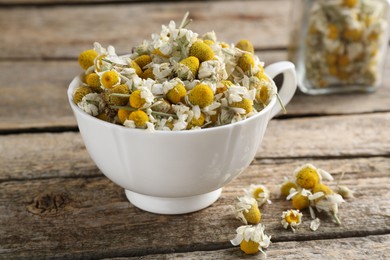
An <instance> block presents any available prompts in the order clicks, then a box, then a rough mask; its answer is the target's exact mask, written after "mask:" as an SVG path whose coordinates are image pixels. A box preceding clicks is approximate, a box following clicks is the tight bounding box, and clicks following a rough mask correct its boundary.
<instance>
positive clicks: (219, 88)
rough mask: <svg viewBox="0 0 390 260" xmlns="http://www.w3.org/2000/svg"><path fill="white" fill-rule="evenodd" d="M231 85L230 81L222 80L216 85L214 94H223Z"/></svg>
mask: <svg viewBox="0 0 390 260" xmlns="http://www.w3.org/2000/svg"><path fill="white" fill-rule="evenodd" d="M232 85H233V83H232V82H231V81H230V80H222V81H220V82H219V83H218V84H217V89H216V91H215V93H216V94H221V93H224V92H225V91H226V90H227V89H228V88H229V87H230V86H232Z"/></svg>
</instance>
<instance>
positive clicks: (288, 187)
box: [280, 181, 297, 197]
mask: <svg viewBox="0 0 390 260" xmlns="http://www.w3.org/2000/svg"><path fill="white" fill-rule="evenodd" d="M292 188H293V189H297V185H296V184H295V183H293V182H291V181H287V182H285V183H283V185H282V186H281V187H280V193H281V194H282V195H283V196H284V197H287V196H288V195H289V194H290V190H291V189H292Z"/></svg>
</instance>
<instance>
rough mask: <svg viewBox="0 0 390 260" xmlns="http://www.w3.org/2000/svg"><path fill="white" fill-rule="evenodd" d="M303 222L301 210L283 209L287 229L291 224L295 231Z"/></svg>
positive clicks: (284, 225)
mask: <svg viewBox="0 0 390 260" xmlns="http://www.w3.org/2000/svg"><path fill="white" fill-rule="evenodd" d="M301 222H302V213H301V212H299V210H293V209H292V210H287V211H283V214H282V221H281V223H282V225H283V227H284V228H285V229H287V228H288V227H289V226H290V227H291V229H292V230H293V231H294V232H295V229H294V228H296V227H297V226H299V225H300V224H301Z"/></svg>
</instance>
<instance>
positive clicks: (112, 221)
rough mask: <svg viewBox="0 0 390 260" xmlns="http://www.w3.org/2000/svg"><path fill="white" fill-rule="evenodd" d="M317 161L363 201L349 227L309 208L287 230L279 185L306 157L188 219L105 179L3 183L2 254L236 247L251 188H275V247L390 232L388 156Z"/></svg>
mask: <svg viewBox="0 0 390 260" xmlns="http://www.w3.org/2000/svg"><path fill="white" fill-rule="evenodd" d="M311 162H312V163H313V164H315V165H317V166H318V167H321V168H324V169H327V170H329V171H330V172H332V173H333V174H334V177H335V178H336V179H337V178H338V177H339V176H340V171H341V170H343V171H344V170H347V171H346V176H345V179H344V180H343V182H342V184H343V185H347V186H349V187H350V188H351V189H353V190H354V191H355V197H356V198H355V199H353V200H349V201H348V202H347V203H344V204H342V205H341V206H340V218H341V220H342V225H341V226H337V225H336V224H334V223H333V222H332V221H331V219H330V218H329V217H328V216H326V215H323V214H322V215H319V217H320V218H321V226H320V229H319V230H318V231H316V232H312V231H310V230H309V223H310V217H309V212H307V211H304V218H303V223H302V225H301V226H300V227H299V229H298V230H297V232H296V233H293V232H292V231H291V230H284V229H283V227H282V226H281V224H280V215H281V213H282V211H283V210H287V209H289V208H290V207H291V206H290V202H289V201H285V200H284V199H279V198H278V197H277V189H278V188H277V187H278V184H280V183H281V182H282V181H283V176H285V175H291V174H292V171H293V170H294V169H295V167H296V166H298V165H300V164H301V163H303V161H299V160H263V161H258V162H257V163H256V164H254V165H252V166H250V167H249V168H248V169H247V170H246V171H245V172H244V173H243V174H242V175H240V176H239V177H238V178H237V179H236V180H234V181H233V182H232V183H231V184H229V185H227V186H226V187H225V188H224V191H223V193H222V196H221V198H220V199H219V200H218V201H217V202H216V203H215V204H213V205H212V206H210V207H209V208H207V209H205V210H202V211H199V212H196V213H192V214H186V215H180V216H166V215H155V214H150V213H147V212H143V211H141V210H139V209H137V208H135V207H133V206H132V205H130V204H129V203H128V201H127V200H126V198H125V196H124V192H123V190H122V189H121V188H120V187H118V186H116V185H115V184H113V183H112V182H111V181H109V180H108V179H107V178H105V177H95V178H66V179H64V178H52V179H47V180H42V179H41V180H24V181H7V182H2V183H0V211H1V212H2V214H1V215H0V225H1V227H2V228H1V229H0V238H1V241H2V243H1V245H0V257H1V258H7V259H8V258H11V257H12V258H21V257H29V258H41V257H54V256H55V257H67V258H86V257H88V258H102V257H121V256H140V255H149V254H161V253H174V252H189V251H205V250H206V251H208V250H218V249H226V248H230V247H231V245H230V243H229V239H232V238H233V237H234V235H235V229H236V228H237V227H238V226H240V225H241V224H240V222H239V221H238V220H236V219H234V216H233V214H232V211H231V210H230V205H233V204H234V201H235V198H236V196H240V195H243V191H242V188H244V187H246V186H248V185H249V184H250V183H262V184H264V185H266V186H267V187H269V188H270V190H271V191H272V196H271V199H272V201H273V203H272V204H271V205H267V206H264V207H263V208H262V209H261V211H262V223H264V224H265V225H266V230H267V233H268V234H270V235H272V241H273V242H285V241H303V240H318V239H334V238H346V237H354V236H367V235H381V234H389V232H390V222H389V221H390V201H389V200H385V199H383V198H386V197H388V196H389V195H390V193H389V191H390V184H389V182H388V176H389V173H390V169H389V163H388V158H359V159H350V160H339V159H336V160H312V161H311ZM331 186H334V185H331ZM313 243H314V244H315V242H313ZM309 245H310V244H309ZM348 248H350V247H348ZM350 249H351V248H350ZM310 252H312V253H314V252H315V251H314V250H313V251H310ZM215 254H216V255H218V251H215Z"/></svg>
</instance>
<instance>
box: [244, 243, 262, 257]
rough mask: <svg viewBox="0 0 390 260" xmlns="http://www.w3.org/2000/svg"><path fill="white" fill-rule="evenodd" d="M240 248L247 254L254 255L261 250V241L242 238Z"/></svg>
mask: <svg viewBox="0 0 390 260" xmlns="http://www.w3.org/2000/svg"><path fill="white" fill-rule="evenodd" d="M240 249H241V250H242V251H243V252H244V253H245V254H247V255H253V254H256V253H257V252H259V243H257V242H254V241H252V240H249V241H246V240H242V241H241V243H240Z"/></svg>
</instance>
